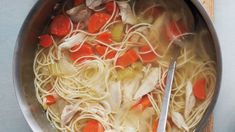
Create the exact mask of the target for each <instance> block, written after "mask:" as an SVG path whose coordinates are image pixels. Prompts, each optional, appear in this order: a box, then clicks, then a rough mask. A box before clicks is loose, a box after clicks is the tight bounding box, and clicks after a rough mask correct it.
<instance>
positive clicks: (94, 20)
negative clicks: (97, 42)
mask: <svg viewBox="0 0 235 132" xmlns="http://www.w3.org/2000/svg"><path fill="white" fill-rule="evenodd" d="M110 17H111V16H110V15H109V14H107V13H102V12H97V13H94V14H93V15H92V16H91V17H90V18H89V20H88V32H90V33H96V32H98V31H99V30H100V28H102V26H104V24H105V23H106V22H107V21H108V20H109V18H110Z"/></svg>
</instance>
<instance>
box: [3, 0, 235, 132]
mask: <svg viewBox="0 0 235 132" xmlns="http://www.w3.org/2000/svg"><path fill="white" fill-rule="evenodd" d="M35 1H36V0H14V1H10V0H0V42H1V43H0V106H1V107H0V131H1V132H5V131H7V132H15V131H17V132H28V131H30V128H29V127H28V125H27V123H26V122H25V120H24V118H23V116H22V114H21V111H20V109H19V106H18V104H17V101H16V97H15V93H14V88H13V85H12V75H11V74H12V71H11V69H12V53H13V49H14V45H15V41H16V37H17V34H18V32H19V29H20V26H21V24H22V23H23V20H24V19H25V17H26V15H27V13H28V12H29V9H30V8H31V7H32V6H33V4H34V3H35ZM234 25H235V1H233V0H215V27H216V29H217V32H218V36H219V39H220V42H221V49H222V58H223V79H222V85H221V92H220V95H219V99H218V102H217V105H216V108H215V132H235V87H234V85H235V84H234V82H235V80H234V78H235V77H233V75H235V26H234Z"/></svg>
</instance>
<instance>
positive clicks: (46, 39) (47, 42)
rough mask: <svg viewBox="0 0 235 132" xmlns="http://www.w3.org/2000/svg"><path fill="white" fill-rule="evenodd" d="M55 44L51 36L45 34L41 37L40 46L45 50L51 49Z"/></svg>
mask: <svg viewBox="0 0 235 132" xmlns="http://www.w3.org/2000/svg"><path fill="white" fill-rule="evenodd" d="M52 44H53V40H52V38H51V36H50V35H48V34H44V35H41V36H39V45H41V46H42V47H44V48H47V47H50V46H51V45H52Z"/></svg>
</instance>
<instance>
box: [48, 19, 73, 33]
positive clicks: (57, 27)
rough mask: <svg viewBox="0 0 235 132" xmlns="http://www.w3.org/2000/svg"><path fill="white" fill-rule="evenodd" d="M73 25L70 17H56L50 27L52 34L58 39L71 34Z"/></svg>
mask: <svg viewBox="0 0 235 132" xmlns="http://www.w3.org/2000/svg"><path fill="white" fill-rule="evenodd" d="M70 28H71V24H70V19H69V17H67V16H65V15H59V16H56V17H54V19H53V20H52V22H51V25H50V33H51V34H53V35H56V36H58V37H64V36H66V35H67V34H68V33H69V32H70Z"/></svg>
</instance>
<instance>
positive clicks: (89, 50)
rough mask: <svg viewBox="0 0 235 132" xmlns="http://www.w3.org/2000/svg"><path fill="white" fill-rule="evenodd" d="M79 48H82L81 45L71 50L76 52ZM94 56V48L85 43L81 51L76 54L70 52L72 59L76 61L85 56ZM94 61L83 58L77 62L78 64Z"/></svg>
mask: <svg viewBox="0 0 235 132" xmlns="http://www.w3.org/2000/svg"><path fill="white" fill-rule="evenodd" d="M79 47H80V45H76V46H74V47H72V48H71V49H72V50H75V49H77V48H79ZM93 54H94V51H93V49H92V47H91V46H90V45H88V44H86V43H85V44H83V45H82V47H81V48H80V49H79V50H77V51H75V52H70V59H71V60H73V61H75V60H77V59H78V58H81V57H83V56H91V55H93ZM92 59H93V58H92V57H85V58H81V59H79V60H77V62H78V63H81V62H84V61H86V60H92Z"/></svg>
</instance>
